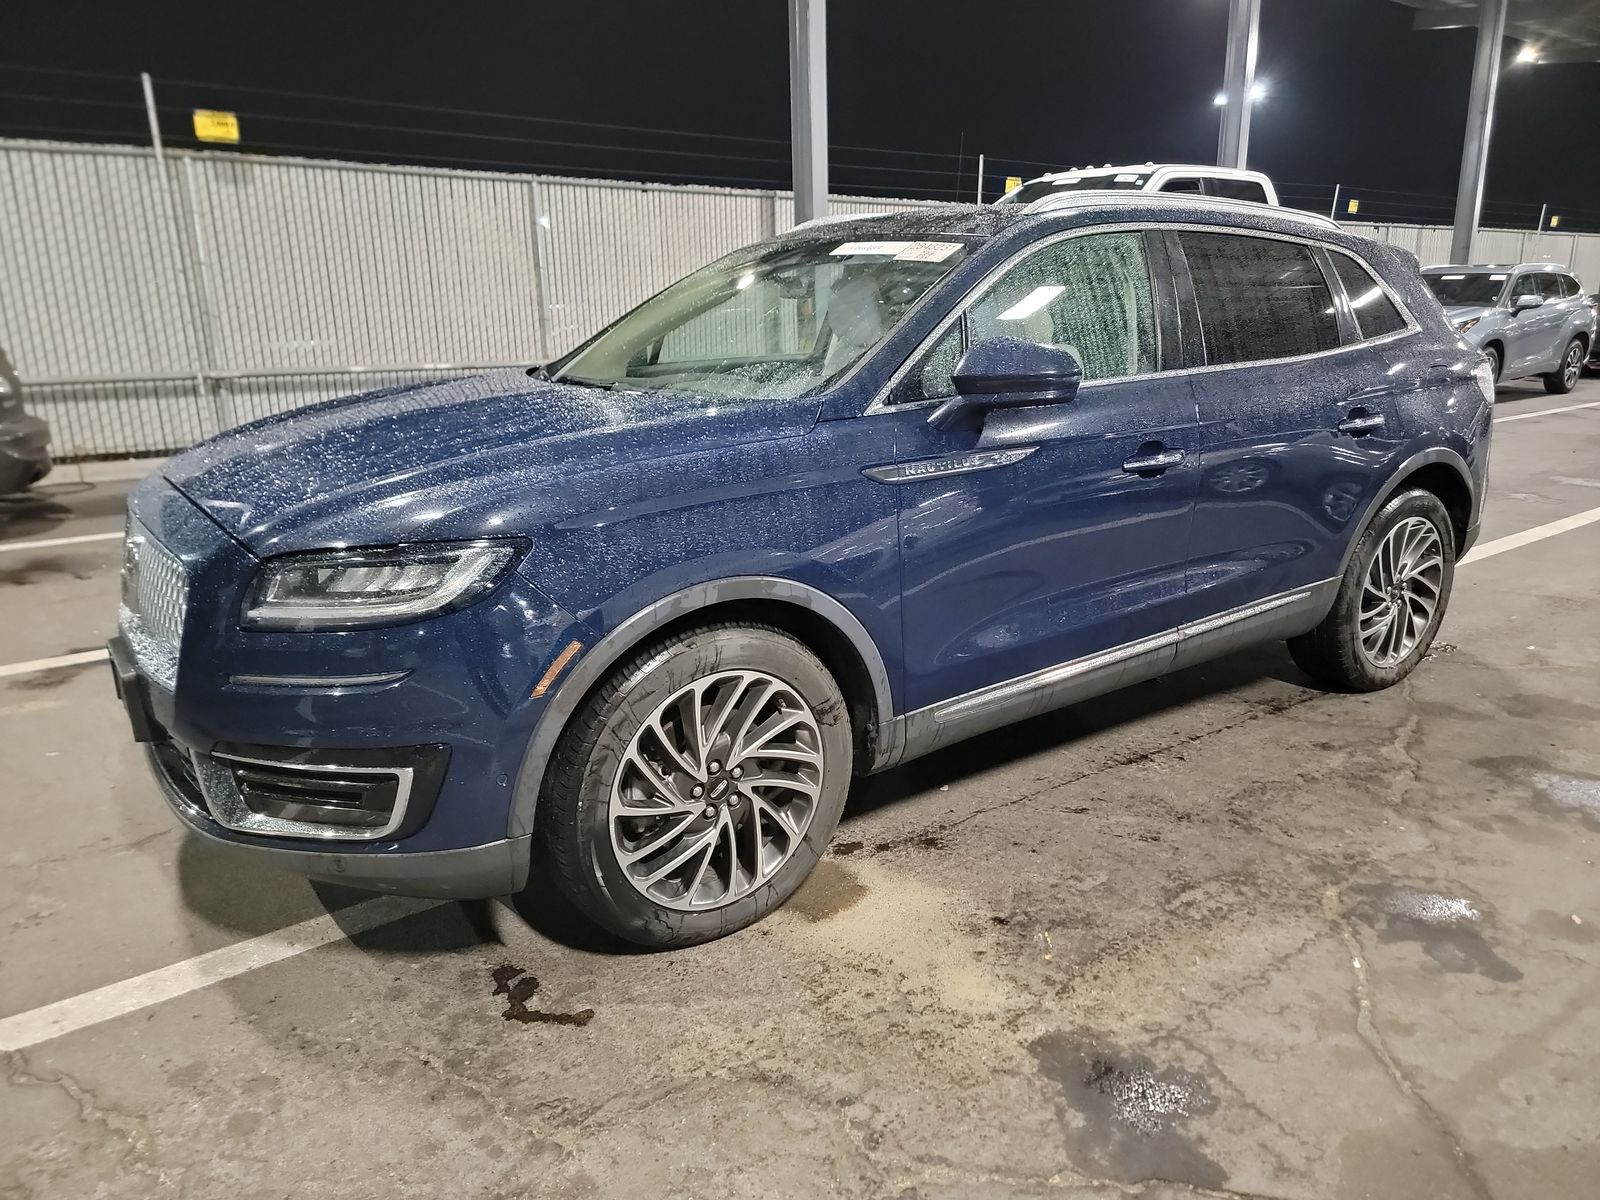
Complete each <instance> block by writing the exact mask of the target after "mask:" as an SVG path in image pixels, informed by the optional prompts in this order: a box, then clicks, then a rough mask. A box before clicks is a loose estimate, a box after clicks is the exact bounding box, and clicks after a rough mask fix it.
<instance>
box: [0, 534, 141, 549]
mask: <svg viewBox="0 0 1600 1200" xmlns="http://www.w3.org/2000/svg"><path fill="white" fill-rule="evenodd" d="M121 537H122V530H120V529H119V530H117V531H116V532H115V533H80V534H78V535H77V536H76V537H64V538H40V539H39V540H38V541H34V542H0V554H5V553H6V552H7V551H9V550H48V549H50V548H51V547H52V546H77V545H81V544H82V543H84V542H108V541H110V540H111V539H112V538H119V539H120V538H121Z"/></svg>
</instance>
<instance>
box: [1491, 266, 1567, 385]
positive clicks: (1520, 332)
mask: <svg viewBox="0 0 1600 1200" xmlns="http://www.w3.org/2000/svg"><path fill="white" fill-rule="evenodd" d="M1518 296H1539V297H1541V298H1542V299H1543V300H1544V303H1543V304H1541V305H1539V306H1538V307H1537V308H1525V309H1523V310H1522V311H1521V312H1518V311H1517V310H1516V301H1517V297H1518ZM1509 298H1510V302H1511V305H1512V309H1511V315H1510V318H1509V319H1508V320H1507V322H1506V371H1505V374H1506V375H1508V376H1509V375H1527V374H1532V373H1533V372H1535V371H1548V370H1551V369H1553V368H1554V366H1555V362H1556V359H1558V358H1559V357H1560V355H1561V351H1562V349H1563V347H1562V346H1561V345H1560V342H1561V333H1562V330H1563V329H1564V328H1565V326H1566V321H1567V310H1566V307H1565V306H1564V305H1563V304H1562V303H1561V285H1560V281H1559V280H1558V279H1557V278H1556V276H1554V275H1552V274H1549V273H1548V272H1540V273H1535V272H1532V271H1528V272H1525V273H1523V274H1521V275H1518V276H1517V278H1516V279H1515V280H1514V281H1513V282H1512V285H1511V292H1510V297H1509Z"/></svg>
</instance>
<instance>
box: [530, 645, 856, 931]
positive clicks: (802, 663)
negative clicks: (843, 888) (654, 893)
mask: <svg viewBox="0 0 1600 1200" xmlns="http://www.w3.org/2000/svg"><path fill="white" fill-rule="evenodd" d="M733 671H755V672H760V673H762V674H763V675H766V676H770V677H771V678H772V679H774V680H776V681H779V682H780V683H781V684H783V685H784V686H786V687H787V688H788V689H791V690H792V692H793V694H794V695H795V696H797V697H799V699H800V700H802V701H803V702H804V704H805V706H807V707H809V709H810V713H811V716H812V717H814V719H815V732H816V735H817V739H818V740H820V745H819V746H818V747H817V749H818V750H819V751H820V754H821V759H822V761H821V765H820V768H819V771H820V780H819V781H818V782H820V788H819V789H818V793H817V796H816V799H815V801H814V802H813V806H812V808H811V810H810V814H809V823H808V824H807V825H806V826H805V827H804V832H803V836H801V837H800V838H798V839H795V841H794V843H791V844H789V845H786V846H785V848H784V853H786V854H787V855H788V857H787V858H785V859H784V860H782V863H781V865H780V866H778V867H777V868H776V869H775V870H773V872H772V874H771V875H770V877H768V878H766V879H765V880H764V881H763V882H760V883H757V884H755V885H754V887H753V889H752V890H750V891H748V892H747V893H746V894H744V895H742V896H738V897H737V898H735V899H733V900H732V901H731V902H729V903H726V904H723V905H722V906H721V907H711V908H703V909H698V910H692V911H691V910H686V909H682V908H674V907H671V906H670V905H669V904H666V903H658V902H656V900H654V899H653V898H652V897H650V896H647V895H646V894H645V893H644V892H643V891H641V890H640V888H639V887H638V886H636V885H635V883H634V882H633V881H632V880H631V879H630V878H629V876H628V875H627V873H626V872H625V870H624V867H623V865H622V864H621V863H620V862H619V861H618V854H617V852H616V850H615V849H614V847H613V842H612V826H611V817H610V805H611V795H612V787H613V784H614V783H615V782H616V781H617V780H618V777H619V776H618V773H619V771H620V770H621V769H622V766H623V762H624V759H625V757H626V756H627V754H628V752H629V748H630V746H631V745H632V743H633V739H634V738H635V735H637V734H639V733H640V731H641V729H642V728H643V726H644V725H645V723H646V722H647V721H648V720H649V719H650V716H651V714H653V713H654V712H655V711H656V710H657V709H658V708H659V707H660V706H661V705H662V704H664V703H666V702H667V701H669V700H671V699H672V698H673V697H674V695H675V694H676V693H678V692H680V691H681V690H682V689H685V688H687V687H689V685H691V684H693V683H695V682H696V681H699V680H703V679H706V678H707V677H710V676H714V675H716V674H718V673H722V672H733ZM853 754H854V738H853V735H852V731H851V726H850V717H849V710H848V707H847V705H846V704H845V699H844V696H843V695H842V694H841V692H840V690H839V685H838V684H837V682H836V681H835V680H834V678H833V676H832V675H831V674H829V672H828V669H827V668H826V667H825V666H823V664H822V662H821V661H820V660H819V659H818V658H817V656H816V655H815V654H813V653H812V652H811V651H810V650H809V649H808V648H807V647H806V646H805V645H804V644H803V643H802V642H800V641H799V640H798V639H796V638H794V637H792V636H791V635H789V634H787V633H784V632H783V631H782V630H779V629H774V628H770V627H767V626H759V625H744V624H739V625H735V624H717V625H707V626H703V627H701V628H697V629H691V630H688V631H686V632H684V633H680V634H677V635H675V636H672V637H670V638H668V639H667V640H665V641H662V642H658V643H656V644H654V645H652V646H649V647H647V648H646V649H645V650H643V651H642V652H640V653H639V654H637V655H635V656H634V657H632V658H631V659H630V660H629V661H627V662H625V663H623V664H622V665H621V666H619V667H618V668H617V669H616V671H614V672H613V673H612V675H611V676H610V677H609V678H608V679H607V680H606V681H605V682H604V683H603V684H601V685H600V687H599V688H597V689H596V691H595V692H594V694H593V695H592V696H591V697H590V698H589V699H588V700H587V701H586V702H585V704H584V706H583V707H582V708H581V709H580V710H579V711H578V712H577V713H576V714H575V715H574V717H573V719H572V722H571V724H569V725H568V727H567V729H566V730H565V732H564V733H563V734H562V737H561V740H560V742H559V743H558V744H557V747H556V751H555V754H554V756H553V757H552V758H551V761H550V766H549V770H548V771H547V772H546V774H545V782H544V786H543V789H542V791H541V794H540V797H539V816H538V822H537V823H538V830H539V833H540V835H541V836H540V839H539V840H540V844H541V846H542V848H543V851H544V855H543V857H544V858H545V860H546V864H547V866H548V869H549V870H550V871H551V872H552V874H553V876H554V878H555V881H556V883H557V885H558V886H559V887H560V888H561V890H562V891H563V892H564V893H565V894H566V895H567V897H568V898H569V899H571V900H572V902H573V903H574V904H575V905H576V906H577V907H578V908H579V909H580V910H581V911H582V912H583V913H584V915H586V916H587V917H589V919H591V920H592V921H594V922H595V923H596V924H597V925H600V926H601V927H603V928H605V929H608V930H610V931H611V932H612V933H614V934H617V935H618V936H620V937H623V938H626V939H627V940H628V941H631V942H635V943H637V944H639V945H641V946H650V947H655V948H667V947H677V946H692V945H695V944H696V943H699V942H705V941H709V940H711V939H713V938H717V937H721V936H723V935H724V934H729V933H732V932H734V931H735V930H738V929H743V928H744V927H745V926H747V925H750V924H752V923H753V922H755V921H758V920H760V919H761V918H762V917H764V916H765V915H766V914H767V913H769V912H771V911H772V910H773V909H775V908H777V907H778V906H779V905H781V904H783V902H784V901H785V900H787V899H788V898H789V897H790V896H791V895H792V894H793V893H794V891H795V889H796V888H798V887H799V886H800V885H801V883H803V882H804V881H805V879H806V877H807V876H808V875H810V874H811V870H812V868H813V867H815V866H816V864H817V861H818V859H820V858H821V856H822V853H823V851H824V850H825V849H826V848H827V845H828V841H829V839H830V838H831V837H832V836H833V831H834V828H835V827H836V826H837V825H838V823H839V814H840V813H841V812H842V811H843V809H844V802H845V796H846V794H847V793H848V791H849V788H850V780H851V776H852V773H853V771H852V768H853V762H852V756H853ZM704 757H705V758H706V759H709V758H710V755H706V756H704ZM701 765H702V766H704V765H706V764H705V763H704V762H702V764H701ZM732 766H733V764H732V763H731V762H730V763H728V764H724V772H723V774H724V775H726V774H727V773H728V772H729V771H731V768H732ZM692 780H693V777H692V776H688V775H680V776H677V777H674V779H673V786H674V787H677V786H678V785H679V783H680V782H683V783H684V787H686V786H687V783H688V782H692ZM683 790H684V788H679V791H680V792H681V791H683ZM739 792H740V788H739V787H738V786H737V785H735V786H734V787H733V789H732V790H731V791H730V792H729V793H727V795H728V796H729V797H734V796H735V794H736V793H739ZM769 794H770V793H769ZM707 799H709V797H707ZM742 802H743V803H744V804H746V805H749V804H750V803H751V801H750V800H749V798H748V797H745V798H744V799H743V801H742ZM725 803H730V804H732V805H735V806H736V805H739V804H740V803H741V800H740V799H739V798H731V799H729V800H726V801H725ZM711 807H712V806H711V805H709V804H708V805H707V808H708V811H709V810H710V808H711ZM741 815H742V818H743V819H745V820H751V819H756V818H755V812H754V809H753V808H747V809H746V811H745V812H744V813H743V814H741ZM718 819H720V817H719V818H718ZM729 820H730V822H731V820H732V810H730V813H729ZM708 822H709V818H708ZM625 828H633V826H631V825H625ZM680 828H681V827H680ZM746 828H748V827H746ZM768 828H771V826H770V825H769V826H768ZM758 832H759V821H758ZM687 840H689V839H687V838H686V839H685V841H687ZM677 844H678V845H683V844H685V843H684V842H679V843H677ZM740 845H741V846H742V844H740ZM717 846H718V847H720V846H721V843H720V842H719V843H717ZM791 847H792V848H791ZM713 853H720V849H718V850H714V851H713ZM669 856H670V852H664V853H663V854H662V858H667V857H669ZM657 861H660V860H657ZM694 861H698V856H697V857H696V859H695V860H694ZM726 861H727V860H726V859H725V858H724V859H723V862H724V863H726ZM731 874H732V873H731V872H730V877H731ZM730 890H731V887H730Z"/></svg>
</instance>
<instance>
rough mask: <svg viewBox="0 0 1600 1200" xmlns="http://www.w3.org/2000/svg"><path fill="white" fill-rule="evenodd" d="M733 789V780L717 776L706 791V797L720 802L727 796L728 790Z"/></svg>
mask: <svg viewBox="0 0 1600 1200" xmlns="http://www.w3.org/2000/svg"><path fill="white" fill-rule="evenodd" d="M731 787H733V780H731V779H729V778H728V777H727V776H726V775H719V776H717V778H715V779H713V780H712V781H711V786H710V787H708V788H707V789H706V795H707V796H708V797H710V798H711V799H712V800H721V799H722V798H723V797H724V796H726V795H727V794H728V789H729V788H731Z"/></svg>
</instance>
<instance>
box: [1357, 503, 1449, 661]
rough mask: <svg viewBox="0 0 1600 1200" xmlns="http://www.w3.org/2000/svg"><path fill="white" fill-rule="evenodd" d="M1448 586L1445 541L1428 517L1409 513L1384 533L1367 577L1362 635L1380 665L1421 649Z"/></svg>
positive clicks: (1366, 652)
mask: <svg viewBox="0 0 1600 1200" xmlns="http://www.w3.org/2000/svg"><path fill="white" fill-rule="evenodd" d="M1443 586H1444V544H1443V542H1442V541H1441V540H1440V538H1439V530H1438V528H1437V527H1436V526H1435V525H1434V523H1433V522H1432V521H1429V520H1427V519H1426V518H1424V517H1407V518H1406V519H1405V520H1404V521H1401V522H1400V523H1399V524H1397V525H1396V526H1395V527H1394V528H1393V529H1391V530H1389V532H1388V533H1387V534H1386V535H1385V536H1384V539H1383V541H1382V542H1381V543H1379V545H1378V551H1377V553H1376V554H1374V555H1373V556H1372V562H1371V563H1369V564H1368V565H1367V573H1366V575H1365V577H1364V578H1363V579H1362V581H1361V611H1360V619H1359V622H1358V626H1357V628H1358V637H1359V639H1360V643H1361V653H1362V654H1363V655H1365V656H1366V658H1367V661H1368V662H1370V663H1371V664H1372V665H1373V666H1375V667H1382V668H1387V667H1393V666H1395V665H1397V664H1398V663H1401V662H1404V661H1405V659H1406V658H1407V657H1408V656H1409V655H1410V654H1411V652H1412V651H1413V650H1415V649H1416V648H1417V646H1418V644H1419V643H1420V642H1421V641H1422V639H1423V638H1424V637H1426V636H1427V633H1428V628H1429V626H1430V625H1431V624H1432V622H1433V616H1434V612H1435V611H1436V610H1437V609H1438V607H1439V596H1440V592H1441V589H1442V588H1443Z"/></svg>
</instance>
